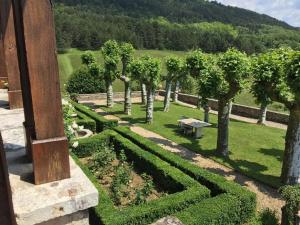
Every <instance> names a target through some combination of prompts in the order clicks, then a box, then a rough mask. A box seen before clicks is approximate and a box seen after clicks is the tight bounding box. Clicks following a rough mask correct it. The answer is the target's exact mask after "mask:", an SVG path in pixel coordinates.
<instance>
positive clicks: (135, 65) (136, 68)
mask: <svg viewBox="0 0 300 225" xmlns="http://www.w3.org/2000/svg"><path fill="white" fill-rule="evenodd" d="M129 71H130V74H131V79H132V80H136V81H138V82H139V83H140V84H141V89H142V95H141V98H142V99H141V100H142V104H143V105H145V103H146V102H147V91H146V85H145V84H144V83H143V82H144V81H143V74H144V62H143V60H140V59H135V60H133V61H132V62H131V63H130V64H129ZM143 89H144V90H143ZM144 93H145V94H144Z"/></svg>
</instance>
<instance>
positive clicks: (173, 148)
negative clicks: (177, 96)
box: [84, 98, 287, 217]
mask: <svg viewBox="0 0 300 225" xmlns="http://www.w3.org/2000/svg"><path fill="white" fill-rule="evenodd" d="M158 99H159V100H160V98H158ZM119 101H122V99H120V100H119ZM134 102H138V99H136V100H135V101H134ZM84 103H87V104H95V105H104V104H105V103H106V101H101V100H100V101H92V102H84ZM179 104H182V105H185V106H188V107H193V108H195V106H192V105H189V104H186V103H179ZM95 111H96V112H98V113H99V114H101V115H103V116H104V117H105V118H106V119H109V120H119V124H120V125H130V124H129V123H128V122H127V121H122V120H121V119H120V118H118V117H116V116H114V115H109V114H108V113H107V112H105V111H103V110H102V109H96V110H95ZM212 113H216V114H217V112H215V111H212ZM231 118H232V119H236V120H240V121H244V122H249V123H256V122H257V120H255V119H249V118H246V117H241V116H236V115H231ZM266 125H267V126H270V127H276V128H280V129H286V128H287V126H286V125H283V124H278V123H273V122H268V123H267V124H266ZM131 130H132V131H133V132H135V133H137V134H139V135H141V136H143V137H145V138H148V139H150V140H152V141H154V142H155V143H157V144H158V145H160V146H161V147H162V148H164V149H166V150H168V151H170V152H173V153H176V154H178V155H180V156H182V157H183V158H185V159H187V160H190V161H191V162H192V163H194V164H195V165H198V166H200V167H202V168H205V169H207V170H209V171H211V172H213V173H217V174H219V175H221V176H224V177H225V178H226V179H228V180H232V181H234V182H236V183H238V184H240V185H242V186H244V187H246V188H247V189H249V190H250V191H252V192H254V193H256V195H257V209H258V210H262V209H265V208H269V209H272V210H275V211H276V212H277V215H278V216H279V217H281V207H282V206H283V205H284V201H282V200H281V198H280V195H279V193H278V192H277V190H276V189H274V188H271V187H269V186H267V185H265V184H262V183H260V182H258V181H256V180H254V179H252V178H249V177H247V176H245V175H243V174H240V173H239V172H236V171H234V170H233V169H230V168H228V167H226V166H223V165H221V164H219V163H217V162H215V161H213V160H211V159H208V158H205V157H203V156H202V155H200V154H196V153H194V152H192V151H191V150H189V149H187V148H185V147H183V146H180V145H178V144H177V143H175V142H172V141H170V140H168V139H166V138H164V137H162V136H160V135H158V134H156V133H154V132H151V131H149V130H146V129H144V128H141V127H138V126H135V125H131Z"/></svg>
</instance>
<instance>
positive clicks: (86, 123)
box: [76, 111, 96, 133]
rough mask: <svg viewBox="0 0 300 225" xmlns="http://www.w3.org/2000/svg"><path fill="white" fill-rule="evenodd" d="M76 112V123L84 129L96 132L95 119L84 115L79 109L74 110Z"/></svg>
mask: <svg viewBox="0 0 300 225" xmlns="http://www.w3.org/2000/svg"><path fill="white" fill-rule="evenodd" d="M76 114H77V116H78V119H77V120H76V123H77V124H78V125H79V126H83V127H84V129H88V130H91V131H93V132H94V133H95V132H96V122H95V120H92V119H91V118H90V117H88V116H87V115H85V114H84V113H81V112H79V111H76Z"/></svg>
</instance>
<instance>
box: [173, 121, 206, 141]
mask: <svg viewBox="0 0 300 225" xmlns="http://www.w3.org/2000/svg"><path fill="white" fill-rule="evenodd" d="M178 124H179V126H180V127H181V129H182V130H183V132H184V133H185V134H194V137H195V138H196V139H198V138H201V137H202V136H203V128H204V127H210V126H211V124H210V123H206V122H204V121H201V120H196V119H193V118H186V119H181V120H178Z"/></svg>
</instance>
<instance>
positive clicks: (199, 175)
mask: <svg viewBox="0 0 300 225" xmlns="http://www.w3.org/2000/svg"><path fill="white" fill-rule="evenodd" d="M115 131H117V132H118V133H120V134H121V135H123V136H124V137H126V138H128V139H129V140H131V141H132V142H133V143H135V144H136V145H138V146H140V147H141V148H143V149H145V150H147V151H149V152H151V153H153V154H155V155H157V156H158V157H160V158H161V159H163V160H165V161H166V162H168V163H170V164H171V165H172V166H175V167H176V168H178V169H180V170H181V171H183V172H184V173H186V174H188V175H189V176H191V177H193V178H194V179H196V180H197V181H199V183H201V184H203V185H205V186H206V187H208V188H209V189H210V190H211V192H212V195H213V196H216V195H218V194H221V193H226V194H230V195H232V196H235V197H236V201H237V202H236V207H234V208H233V207H232V206H231V205H230V204H228V206H226V205H225V206H224V207H227V209H228V210H229V211H230V212H231V213H234V214H235V215H238V217H239V218H240V219H239V223H233V224H242V223H244V222H246V221H247V220H249V219H250V218H252V217H253V216H254V214H255V209H256V195H255V194H254V193H252V192H250V191H248V190H246V189H245V188H242V187H241V186H240V185H238V184H236V183H234V182H230V181H227V180H226V179H225V178H224V177H221V176H219V175H217V174H214V173H211V172H209V171H207V170H205V169H202V168H200V167H198V166H195V165H193V164H191V163H190V162H189V161H187V160H185V159H183V158H181V157H180V156H178V155H176V154H174V153H171V152H169V151H166V150H164V149H163V148H161V147H160V146H158V145H157V144H156V143H154V142H152V141H151V140H148V139H146V138H144V137H141V136H140V135H138V134H136V133H134V132H132V131H131V130H130V129H129V128H128V127H117V128H115ZM224 210H225V209H224ZM199 211H201V210H199ZM187 224H193V223H187ZM194 224H195V225H197V224H202V223H194ZM212 224H214V223H212ZM216 224H219V223H216ZM221 224H227V223H221ZM228 224H232V223H228Z"/></svg>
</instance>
